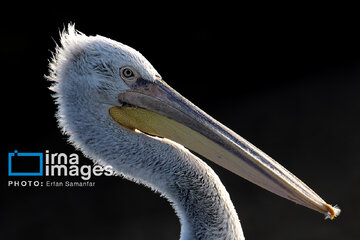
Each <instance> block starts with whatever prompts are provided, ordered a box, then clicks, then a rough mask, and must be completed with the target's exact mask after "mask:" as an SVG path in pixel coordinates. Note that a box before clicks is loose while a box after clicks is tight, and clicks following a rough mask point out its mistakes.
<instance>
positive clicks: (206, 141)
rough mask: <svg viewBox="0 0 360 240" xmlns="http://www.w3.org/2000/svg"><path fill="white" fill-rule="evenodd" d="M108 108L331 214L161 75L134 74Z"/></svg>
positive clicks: (133, 125)
mask: <svg viewBox="0 0 360 240" xmlns="http://www.w3.org/2000/svg"><path fill="white" fill-rule="evenodd" d="M130 88H131V90H130V91H127V92H124V93H122V94H120V95H119V101H120V102H122V103H126V104H124V105H123V106H122V107H113V108H111V109H110V115H111V116H112V118H113V119H114V120H115V121H116V122H117V123H119V124H120V125H121V126H123V127H125V128H128V129H133V130H134V129H138V130H140V131H142V132H145V133H149V134H152V135H157V136H162V137H165V138H168V139H171V140H173V141H175V142H178V143H180V144H182V145H183V146H185V147H186V148H188V149H190V150H192V151H194V152H196V153H198V154H200V155H202V156H204V157H205V158H207V159H209V160H211V161H213V162H215V163H216V164H218V165H220V166H222V167H224V168H226V169H228V170H230V171H231V172H233V173H235V174H237V175H239V176H241V177H243V178H245V179H247V180H249V181H250V182H253V183H255V184H257V185H259V186H260V187H262V188H265V189H267V190H268V191H270V192H273V193H275V194H277V195H279V196H281V197H284V198H287V199H289V200H291V201H294V202H295V203H298V204H301V205H303V206H306V207H308V208H311V209H313V210H316V211H318V212H321V213H324V214H325V215H326V217H328V218H331V219H333V218H334V217H336V216H337V215H338V214H339V213H340V209H338V208H337V207H332V206H330V205H329V204H327V203H326V202H325V201H324V200H323V199H321V198H320V197H319V196H318V195H317V194H316V193H315V192H314V191H313V190H311V189H310V188H309V187H308V186H306V185H305V184H304V183H303V182H302V181H301V180H299V179H298V178H297V177H296V176H294V175H293V174H292V173H290V172H289V171H288V170H286V169H285V168H284V167H283V166H281V165H280V164H279V163H277V162H276V161H275V160H273V159H272V158H270V157H269V156H268V155H266V154H265V153H263V152H262V151H261V150H260V149H258V148H256V147H255V146H254V145H252V144H251V143H249V142H248V141H246V140H245V139H244V138H242V137H241V136H239V135H238V134H236V133H235V132H233V131H232V130H230V129H229V128H227V127H225V126H224V125H222V124H221V123H219V122H218V121H216V120H215V119H213V118H212V117H210V116H209V115H208V114H206V113H205V112H204V111H202V110H201V109H199V108H198V107H196V106H195V105H194V104H192V103H191V102H190V101H188V100H187V99H185V98H184V97H182V96H181V95H180V94H179V93H177V92H176V91H175V90H173V89H172V88H171V87H170V86H168V85H167V84H166V83H165V82H163V81H161V80H156V81H148V80H145V79H142V78H138V79H137V80H136V82H134V83H132V84H131V85H130Z"/></svg>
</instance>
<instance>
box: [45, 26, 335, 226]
mask: <svg viewBox="0 0 360 240" xmlns="http://www.w3.org/2000/svg"><path fill="white" fill-rule="evenodd" d="M49 79H50V80H52V81H54V84H53V86H52V88H51V89H52V90H53V91H54V92H55V93H56V94H55V96H56V99H57V100H56V101H57V103H58V106H59V107H58V113H57V116H58V120H59V124H60V126H61V127H62V129H63V130H64V132H65V133H67V134H68V135H69V136H70V141H71V142H72V143H73V144H74V145H75V146H76V147H78V148H79V149H81V150H82V151H83V152H84V153H85V154H86V155H87V156H89V157H90V158H92V159H93V160H95V161H100V162H103V163H105V162H106V163H108V164H112V165H114V167H115V169H116V170H117V171H118V172H119V173H121V174H123V175H124V176H128V177H129V178H130V179H138V178H140V179H147V180H146V181H147V182H150V183H149V184H148V185H150V186H152V187H153V188H157V189H159V188H160V189H161V188H162V187H159V186H156V187H155V185H156V184H155V183H154V182H155V180H154V181H153V182H152V180H151V179H153V178H155V175H156V169H159V171H160V170H161V169H160V167H159V166H157V168H156V169H154V168H155V167H154V168H153V169H152V170H151V171H150V172H147V173H145V172H144V171H143V169H144V168H146V167H148V166H149V164H151V163H146V164H144V163H143V162H141V160H140V159H141V158H143V159H145V158H147V156H144V155H142V156H139V155H140V153H139V152H140V150H141V152H142V154H145V155H146V154H149V155H148V158H151V157H150V156H152V155H151V154H153V152H154V151H158V152H159V153H158V155H162V154H163V153H164V151H165V150H163V149H164V147H163V145H167V146H170V145H171V147H172V148H174V149H177V151H180V152H183V154H185V155H187V156H188V155H189V156H190V155H191V156H193V155H192V154H191V153H190V152H189V151H188V150H187V149H190V150H192V151H194V152H196V153H198V154H200V155H202V156H203V157H205V158H207V159H209V160H211V161H213V162H215V163H216V164H218V165H220V166H222V167H224V168H226V169H228V170H230V171H231V172H233V173H235V174H237V175H239V176H241V177H243V178H245V179H247V180H249V181H250V182H253V183H255V184H257V185H259V186H260V187H262V188H265V189H267V190H269V191H271V192H273V193H275V194H277V195H279V196H281V197H284V198H287V199H289V200H291V201H293V202H295V203H297V204H301V205H303V206H305V207H308V208H310V209H313V210H316V211H318V212H320V213H323V214H325V215H326V216H327V217H329V218H331V219H332V218H334V217H335V216H336V215H338V214H339V213H340V210H339V209H338V208H336V207H332V206H330V205H329V204H327V203H326V202H325V201H324V200H323V199H322V198H320V197H319V196H318V195H317V194H316V193H315V192H314V191H312V190H311V189H310V188H309V187H308V186H306V185H305V184H304V183H303V182H302V181H300V180H299V179H298V178H297V177H295V176H294V175H293V174H291V173H290V172H289V171H288V170H286V169H285V168H284V167H282V166H281V165H280V164H279V163H277V162H276V161H274V160H273V159H272V158H270V157H269V156H267V155H266V154H265V153H263V152H262V151H261V150H259V149H258V148H256V147H255V146H253V145H252V144H251V143H249V142H248V141H246V140H245V139H243V138H242V137H240V136H239V135H237V134H236V133H235V132H233V131H231V130H230V129H228V128H227V127H225V126H224V125H222V124H221V123H219V122H218V121H216V120H215V119H213V118H212V117H210V116H209V115H208V114H206V113H205V112H204V111H202V110H201V109H199V108H198V107H196V106H195V105H194V104H192V103H191V102H190V101H188V100H187V99H185V98H184V97H182V96H181V95H180V94H179V93H177V92H176V91H175V90H174V89H172V88H171V87H170V86H168V85H167V84H166V83H165V82H164V81H163V79H162V78H161V76H160V75H159V73H158V72H157V71H156V70H155V68H154V67H153V66H152V65H151V64H150V63H149V62H148V61H147V60H146V59H145V57H143V56H142V55H141V54H140V53H139V52H138V51H136V50H134V49H133V48H131V47H129V46H126V45H124V44H121V43H119V42H116V41H113V40H111V39H108V38H105V37H101V36H89V37H88V36H85V35H84V34H82V33H79V32H77V31H76V30H75V29H74V26H72V25H70V26H69V28H68V30H67V32H64V33H63V34H62V38H61V46H60V47H57V50H56V53H55V56H54V58H53V61H52V63H51V64H50V75H49ZM94 126H98V128H99V129H97V128H94ZM100 126H101V127H100ZM100 136H101V137H100ZM150 143H154V144H157V145H156V146H158V147H156V148H155V147H153V146H155V145H151V146H150ZM109 149H111V150H109ZM144 149H149V150H144ZM110 151H111V152H114V154H112V153H111V152H110ZM146 151H147V152H146ZM166 151H167V150H166ZM166 151H165V152H166ZM116 152H118V153H119V156H117V155H116V154H115V153H116ZM134 156H135V157H134ZM193 157H194V159H195V156H193ZM127 158H136V159H137V160H136V161H135V160H134V161H126V159H127ZM154 158H155V157H154ZM177 159H179V157H178V158H177ZM150 160H151V159H150ZM169 161H170V160H169ZM173 161H175V163H176V164H180V163H179V162H181V161H180V160H173ZM176 161H177V162H176ZM120 162H121V164H119V163H120ZM134 169H136V170H134ZM169 171H171V170H169ZM151 174H152V176H150V175H151ZM163 174H170V173H163ZM172 174H176V173H172ZM144 175H148V177H144ZM140 181H141V180H140ZM144 181H145V180H144ZM158 185H162V184H158ZM163 185H164V184H163ZM163 190H164V191H165V192H166V191H168V190H167V188H166V187H163ZM165 195H166V194H165Z"/></svg>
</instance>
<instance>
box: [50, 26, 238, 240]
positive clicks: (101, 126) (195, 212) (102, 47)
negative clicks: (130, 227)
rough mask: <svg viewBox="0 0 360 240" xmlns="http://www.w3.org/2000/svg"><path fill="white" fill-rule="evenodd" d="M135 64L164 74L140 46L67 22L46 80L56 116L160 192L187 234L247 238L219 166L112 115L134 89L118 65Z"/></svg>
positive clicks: (94, 151) (85, 146) (97, 153)
mask: <svg viewBox="0 0 360 240" xmlns="http://www.w3.org/2000/svg"><path fill="white" fill-rule="evenodd" d="M123 66H132V67H133V68H135V69H136V70H137V71H138V72H139V74H140V75H141V76H142V77H143V78H146V79H149V80H150V81H151V80H152V79H153V80H154V81H155V79H156V78H159V74H158V73H157V71H156V70H155V69H154V68H153V67H152V65H151V64H150V63H149V62H148V61H147V60H146V59H145V58H144V57H143V56H142V55H141V54H140V53H139V52H137V51H135V50H134V49H132V48H130V47H128V46H126V45H124V44H121V43H118V42H115V41H113V40H110V39H108V38H105V37H101V36H89V37H88V36H85V35H84V34H82V33H79V32H77V31H76V30H75V29H74V26H72V25H69V27H68V29H67V31H64V32H63V33H62V34H61V44H60V46H58V47H57V48H56V52H55V54H54V56H53V58H52V61H51V63H50V74H49V76H48V79H49V80H50V81H52V82H53V85H52V87H51V90H52V91H54V92H55V94H54V96H55V99H56V103H57V106H58V111H57V119H58V122H59V126H60V127H61V129H62V130H63V132H64V133H65V134H66V135H68V136H69V142H70V143H71V144H73V145H74V146H75V147H76V148H78V149H80V150H81V151H82V152H83V153H84V154H85V155H86V156H87V157H89V158H90V159H92V160H93V161H95V162H100V163H102V164H109V165H112V166H113V168H114V169H115V170H116V172H117V173H118V174H119V175H121V176H123V177H125V178H127V179H129V180H131V181H134V182H137V183H140V184H143V185H145V186H147V187H150V188H151V189H153V190H154V191H157V192H160V193H161V195H163V196H164V197H166V198H167V199H168V200H169V201H170V202H171V203H172V205H173V207H174V209H175V211H176V213H177V215H178V216H179V218H180V221H181V239H183V240H185V239H231V240H232V239H244V237H243V232H242V229H241V226H240V221H239V219H238V216H237V213H236V211H235V209H234V206H233V204H232V202H231V200H230V197H229V194H228V193H227V191H226V189H225V187H224V185H223V184H222V183H221V181H220V179H219V178H218V176H217V175H216V174H215V173H214V171H213V170H212V169H211V168H210V167H209V166H208V165H206V164H205V163H204V162H203V161H202V160H200V159H199V158H198V157H196V156H195V155H193V154H192V153H191V152H190V151H188V150H187V149H186V148H184V147H183V146H182V145H180V144H177V143H175V142H173V141H171V140H168V139H166V138H158V137H151V136H148V135H145V134H142V133H137V132H131V131H127V130H125V129H124V128H122V127H120V126H119V125H118V124H117V123H115V122H114V120H113V119H112V118H111V117H110V115H109V108H111V107H113V106H118V105H119V104H120V103H119V101H118V94H119V92H125V91H127V90H128V89H129V87H128V86H127V85H126V84H125V83H124V81H123V80H122V79H121V77H120V76H119V69H120V68H121V67H123Z"/></svg>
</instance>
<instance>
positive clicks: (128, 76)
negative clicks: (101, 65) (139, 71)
mask: <svg viewBox="0 0 360 240" xmlns="http://www.w3.org/2000/svg"><path fill="white" fill-rule="evenodd" d="M120 76H121V78H122V79H124V80H134V78H135V73H134V71H133V70H132V69H131V68H129V67H123V68H120Z"/></svg>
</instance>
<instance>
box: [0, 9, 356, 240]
mask: <svg viewBox="0 0 360 240" xmlns="http://www.w3.org/2000/svg"><path fill="white" fill-rule="evenodd" d="M64 9H66V10H64ZM3 11H5V12H7V14H2V15H3V17H2V19H1V31H0V32H1V38H0V50H1V61H2V64H1V70H2V77H1V86H2V87H1V102H2V110H3V114H2V119H1V121H2V126H3V132H2V137H3V139H4V141H3V143H2V150H1V156H2V157H1V158H2V161H1V162H2V165H1V167H2V168H1V197H0V202H1V205H0V207H1V209H0V211H1V215H0V216H1V217H0V221H1V222H0V238H1V239H25V238H26V239H35V238H36V239H178V237H179V231H180V224H179V222H178V220H177V217H176V215H175V213H174V211H173V210H172V208H171V207H170V205H169V204H168V203H167V201H166V200H165V199H163V198H161V197H160V196H159V195H158V194H154V193H153V192H151V190H149V189H146V188H144V187H142V186H139V185H136V184H134V183H131V182H128V181H126V180H123V179H120V178H117V177H98V178H96V179H95V180H94V181H96V186H95V187H93V188H54V187H52V188H46V187H42V188H35V187H24V188H21V187H18V188H15V187H8V186H7V184H8V180H19V179H22V178H15V177H13V178H10V177H7V172H6V169H7V154H8V152H13V151H14V150H19V152H41V151H43V152H45V150H47V149H48V150H50V152H52V153H54V152H65V153H68V154H70V153H72V152H74V151H75V150H74V148H73V147H72V146H70V145H68V144H67V142H66V137H64V136H63V135H61V133H60V131H59V129H58V128H57V124H56V119H55V117H54V113H55V106H54V103H53V100H52V98H51V92H50V91H49V90H48V89H47V88H48V87H49V86H50V83H48V82H47V81H46V80H45V79H44V75H46V74H47V72H48V70H47V65H48V61H49V59H50V58H51V51H54V48H55V42H58V39H59V31H61V30H62V29H63V27H64V26H66V25H67V24H68V23H69V22H74V23H75V24H76V28H77V29H78V30H80V31H81V32H84V33H85V34H87V35H95V34H100V35H103V36H106V37H109V38H112V39H115V40H117V41H120V42H123V43H125V44H127V45H130V46H132V47H134V48H135V49H137V50H139V51H140V52H141V53H142V54H143V55H144V56H145V57H147V59H148V60H149V61H150V62H151V63H152V64H153V66H154V67H155V68H156V69H157V70H158V72H159V73H160V74H161V75H162V77H163V78H164V79H165V81H167V83H168V84H169V85H171V86H172V87H173V88H175V89H176V90H177V91H178V92H180V93H181V94H183V95H184V96H185V97H186V98H188V99H189V100H191V101H192V102H193V103H195V104H196V105H198V106H199V107H200V108H202V109H203V110H205V111H206V112H207V113H209V114H210V115H212V116H213V117H215V118H216V119H217V120H219V121H220V122H222V123H224V124H225V125H227V126H228V127H230V128H231V129H233V130H234V131H235V132H237V133H239V134H240V135H241V136H243V137H245V138H246V139H247V140H249V141H250V142H252V143H253V144H255V145H256V146H258V147H259V148H260V149H262V150H263V151H264V152H266V153H268V154H269V155H270V156H272V157H273V158H275V159H276V160H277V161H279V162H280V163H281V164H283V165H284V166H285V167H286V168H287V169H289V170H290V171H292V172H293V173H294V174H295V175H297V176H298V177H299V178H300V179H302V180H303V181H304V182H306V183H307V184H308V185H309V186H310V187H311V188H313V189H314V190H315V191H316V192H317V193H318V194H319V195H320V196H322V197H323V198H324V199H325V200H326V201H328V202H329V203H332V204H338V205H339V206H340V207H341V208H342V210H343V212H342V214H341V215H340V216H339V217H338V218H337V219H336V220H334V221H330V220H323V216H322V215H320V214H319V213H316V212H313V211H312V210H309V209H306V208H304V207H302V206H298V205H295V204H293V203H292V202H289V201H287V200H284V199H281V198H279V197H277V196H275V195H273V194H271V193H269V192H267V191H264V190H262V189H260V188H259V187H257V186H255V185H253V184H251V183H248V182H246V181H245V180H243V179H242V178H240V177H237V176H235V175H234V174H232V173H230V172H228V171H226V170H224V169H221V168H220V167H217V166H215V165H214V164H212V163H210V162H208V163H209V164H210V165H211V167H213V168H214V170H215V171H216V173H217V174H218V175H219V176H220V178H221V180H222V181H223V183H224V185H225V186H226V188H227V190H228V191H229V193H230V196H231V198H232V201H233V203H234V205H235V208H236V210H237V212H238V214H239V217H240V219H241V223H242V227H243V230H244V233H245V236H246V237H247V239H265V238H266V239H359V237H360V233H359V226H360V220H358V216H359V214H360V210H359V204H358V203H359V201H360V195H359V189H360V188H359V187H360V177H359V176H360V174H359V171H360V161H359V158H360V146H359V143H360V124H359V123H360V82H359V78H360V35H359V26H360V17H359V14H358V13H357V12H356V8H355V7H354V6H338V5H334V6H328V5H321V6H314V5H309V6H287V5H277V6H276V5H269V6H265V5H261V6H244V5H234V6H230V5H226V4H225V3H222V4H220V3H216V4H214V5H213V6H211V7H210V8H208V6H201V7H196V8H195V7H194V6H193V5H192V4H188V5H187V4H185V3H183V4H182V5H181V4H179V3H174V4H172V5H169V6H157V7H156V8H150V6H143V5H142V4H141V3H138V4H136V5H134V6H128V5H124V4H123V3H121V2H118V3H113V4H105V3H101V2H97V3H96V5H95V4H93V5H92V4H91V3H88V4H87V5H86V7H85V6H78V7H77V8H75V6H74V3H72V4H65V3H63V2H62V3H61V4H60V3H58V5H55V6H44V5H40V6H34V5H31V6H24V5H19V6H15V7H13V8H12V7H6V8H4V9H3ZM78 154H80V156H81V162H82V164H91V161H90V160H88V159H86V158H85V157H84V156H82V155H81V153H78ZM23 179H25V180H29V177H27V178H23ZM33 179H37V180H42V181H43V180H54V179H53V178H51V179H46V178H45V177H44V178H31V179H30V180H33ZM57 180H68V179H67V178H60V179H57ZM70 180H74V179H70ZM75 180H78V179H75Z"/></svg>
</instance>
